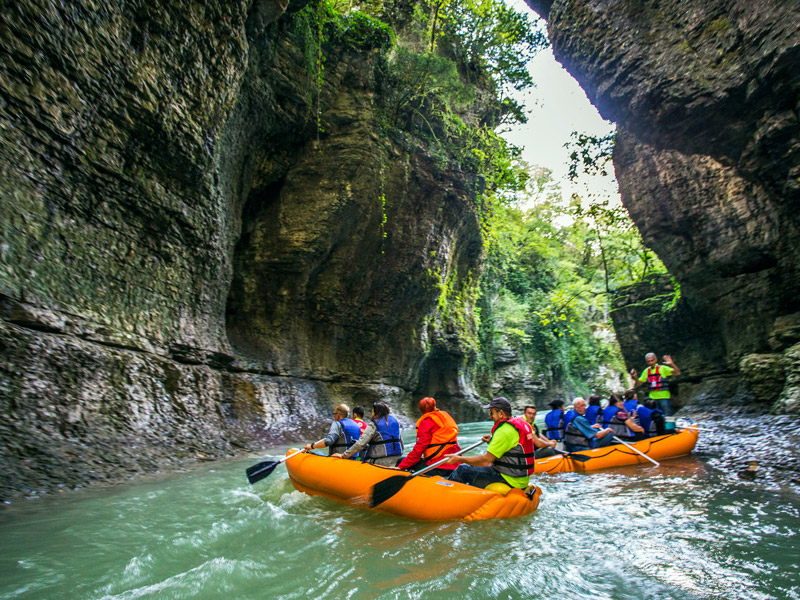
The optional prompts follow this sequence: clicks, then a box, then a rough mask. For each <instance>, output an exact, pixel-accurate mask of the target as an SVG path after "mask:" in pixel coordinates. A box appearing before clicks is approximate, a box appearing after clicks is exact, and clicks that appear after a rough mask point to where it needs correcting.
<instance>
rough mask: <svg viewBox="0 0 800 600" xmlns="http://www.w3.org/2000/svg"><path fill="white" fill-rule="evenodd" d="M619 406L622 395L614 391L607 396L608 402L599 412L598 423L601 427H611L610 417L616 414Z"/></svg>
mask: <svg viewBox="0 0 800 600" xmlns="http://www.w3.org/2000/svg"><path fill="white" fill-rule="evenodd" d="M620 406H622V396H620V395H619V394H616V393H614V394H611V395H610V396H609V397H608V402H607V403H606V405H605V407H604V408H603V411H602V412H601V413H600V420H599V421H598V423H599V424H600V425H602V426H603V427H611V419H613V418H614V417H615V416H616V414H617V412H618V411H619V407H620Z"/></svg>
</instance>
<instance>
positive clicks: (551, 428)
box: [544, 400, 564, 441]
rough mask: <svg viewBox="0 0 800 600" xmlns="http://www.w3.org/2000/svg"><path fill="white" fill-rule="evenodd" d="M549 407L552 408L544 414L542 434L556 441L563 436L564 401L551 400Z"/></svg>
mask: <svg viewBox="0 0 800 600" xmlns="http://www.w3.org/2000/svg"><path fill="white" fill-rule="evenodd" d="M550 408H551V409H552V410H551V411H550V412H548V413H547V414H546V415H545V416H544V425H545V430H544V434H545V435H546V436H547V437H548V438H549V439H551V440H556V441H558V440H560V439H562V438H563V437H564V403H563V402H562V401H561V400H553V401H552V402H551V403H550Z"/></svg>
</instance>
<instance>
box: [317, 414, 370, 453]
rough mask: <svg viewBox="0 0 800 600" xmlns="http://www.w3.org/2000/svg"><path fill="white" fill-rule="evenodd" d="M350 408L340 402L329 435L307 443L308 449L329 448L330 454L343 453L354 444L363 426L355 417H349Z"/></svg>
mask: <svg viewBox="0 0 800 600" xmlns="http://www.w3.org/2000/svg"><path fill="white" fill-rule="evenodd" d="M349 414H350V408H349V407H348V406H347V405H346V404H340V405H339V406H337V407H336V408H334V409H333V422H332V423H331V427H330V429H329V430H328V435H326V436H325V437H324V438H322V439H321V440H319V441H316V442H311V443H310V444H306V445H305V449H306V450H311V449H313V448H325V447H327V448H328V454H330V455H333V454H336V453H341V452H344V451H345V450H347V449H348V448H349V447H350V446H352V445H353V444H354V443H355V442H356V440H358V438H359V437H360V436H361V428H360V427H359V426H358V424H357V423H356V422H355V421H354V420H353V419H348V418H347V415H349Z"/></svg>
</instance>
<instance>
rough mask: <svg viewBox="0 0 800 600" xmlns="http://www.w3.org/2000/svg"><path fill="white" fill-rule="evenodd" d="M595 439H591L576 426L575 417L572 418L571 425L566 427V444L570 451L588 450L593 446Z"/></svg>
mask: <svg viewBox="0 0 800 600" xmlns="http://www.w3.org/2000/svg"><path fill="white" fill-rule="evenodd" d="M594 443H595V439H594V438H592V439H589V438H587V437H586V436H585V435H583V433H582V432H581V430H580V429H578V428H577V427H576V426H575V419H572V420H571V421H570V423H569V426H568V427H567V428H566V432H565V435H564V446H565V447H566V449H567V451H568V452H575V451H579V450H586V449H589V448H592V445H593V444H594Z"/></svg>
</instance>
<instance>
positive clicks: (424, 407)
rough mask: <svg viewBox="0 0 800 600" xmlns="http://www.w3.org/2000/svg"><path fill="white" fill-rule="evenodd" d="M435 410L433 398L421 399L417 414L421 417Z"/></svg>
mask: <svg viewBox="0 0 800 600" xmlns="http://www.w3.org/2000/svg"><path fill="white" fill-rule="evenodd" d="M433 410H436V400H434V399H433V398H423V399H422V400H420V401H419V412H421V413H422V414H423V415H424V414H425V413H429V412H431V411H433Z"/></svg>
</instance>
